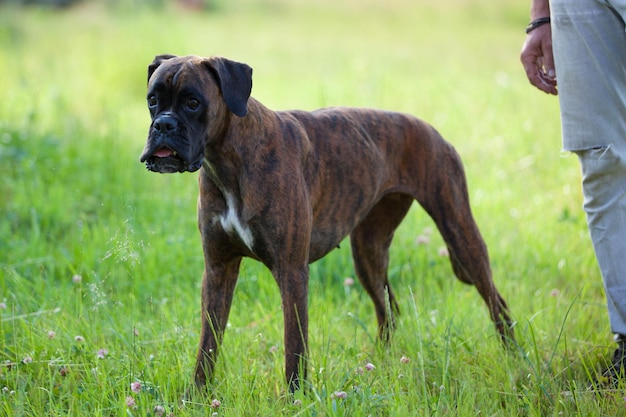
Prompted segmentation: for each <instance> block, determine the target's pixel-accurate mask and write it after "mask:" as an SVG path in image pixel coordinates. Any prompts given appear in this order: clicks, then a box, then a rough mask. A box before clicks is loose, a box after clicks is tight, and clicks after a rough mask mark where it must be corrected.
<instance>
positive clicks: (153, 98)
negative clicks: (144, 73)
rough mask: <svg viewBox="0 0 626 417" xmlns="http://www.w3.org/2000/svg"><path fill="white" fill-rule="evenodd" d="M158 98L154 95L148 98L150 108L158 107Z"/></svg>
mask: <svg viewBox="0 0 626 417" xmlns="http://www.w3.org/2000/svg"><path fill="white" fill-rule="evenodd" d="M156 105H157V98H156V96H155V95H154V94H152V95H151V96H149V97H148V107H156Z"/></svg>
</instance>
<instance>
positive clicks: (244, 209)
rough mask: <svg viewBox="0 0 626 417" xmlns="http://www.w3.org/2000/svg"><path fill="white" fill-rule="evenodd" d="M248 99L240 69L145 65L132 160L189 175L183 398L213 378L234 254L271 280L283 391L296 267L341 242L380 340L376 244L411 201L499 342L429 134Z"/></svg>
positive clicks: (492, 294)
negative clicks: (194, 205)
mask: <svg viewBox="0 0 626 417" xmlns="http://www.w3.org/2000/svg"><path fill="white" fill-rule="evenodd" d="M251 90H252V69H251V68H250V67H249V66H248V65H246V64H243V63H238V62H234V61H231V60H228V59H225V58H221V57H212V58H201V57H197V56H184V57H177V56H172V55H161V56H157V57H156V58H155V60H154V61H153V62H152V64H150V65H149V67H148V94H147V99H148V108H149V110H150V115H151V117H152V123H151V125H150V129H149V133H148V140H147V143H146V146H145V149H144V150H143V154H142V155H141V162H145V164H146V167H147V168H148V169H149V170H150V171H155V172H163V173H171V172H186V171H189V172H193V171H197V170H200V173H199V188H200V195H199V198H198V227H199V229H200V235H201V237H202V246H203V251H204V262H205V265H204V274H203V279H202V333H201V336H200V346H199V349H198V356H197V361H196V365H195V381H194V382H195V385H196V386H197V387H203V386H204V385H205V384H206V383H207V381H209V379H210V378H211V376H212V374H213V370H214V367H215V362H216V358H217V353H218V347H219V345H220V342H221V340H222V337H223V334H224V329H225V328H226V322H227V319H228V314H229V311H230V306H231V302H232V297H233V291H234V289H235V284H236V282H237V277H238V272H239V265H240V262H241V260H242V257H244V256H247V257H250V258H253V259H256V260H258V261H260V262H262V263H263V264H264V265H265V266H266V267H267V268H269V270H270V271H271V272H272V275H273V276H274V279H275V280H276V282H277V283H278V287H279V290H280V295H281V299H282V310H283V316H284V339H285V371H286V373H285V375H286V379H287V383H288V385H289V389H290V391H294V390H297V389H299V388H300V387H301V386H302V381H303V379H304V378H305V377H306V366H303V363H304V361H305V359H306V354H307V347H308V345H307V335H308V303H307V301H308V300H307V298H308V279H309V267H308V265H309V264H310V263H312V262H314V261H316V260H318V259H320V258H321V257H323V256H324V255H326V254H327V253H328V252H330V251H331V250H333V249H334V248H336V247H338V245H339V243H340V242H341V241H342V239H343V238H344V237H346V236H348V235H349V236H350V244H351V247H352V257H353V260H354V265H355V270H356V275H357V276H358V278H359V280H360V282H361V284H362V285H363V286H364V287H365V289H366V290H367V292H368V293H369V295H370V296H371V298H372V300H373V302H374V306H375V309H376V317H377V319H378V334H379V337H380V338H381V339H383V340H384V339H386V338H387V337H388V336H389V331H390V330H391V329H392V328H393V325H394V314H397V313H398V312H399V310H398V303H397V301H396V297H395V295H394V293H393V291H392V289H391V286H390V283H389V279H388V276H387V268H388V265H389V246H390V244H391V241H392V238H393V235H394V231H395V229H396V227H398V225H399V224H400V222H401V221H402V219H403V218H404V216H405V215H406V214H407V212H408V211H409V207H410V206H411V204H412V203H413V200H417V202H418V203H419V204H420V205H421V206H422V207H423V208H424V210H426V212H427V213H428V214H429V215H430V217H431V218H432V219H433V220H434V222H435V224H436V225H437V228H438V229H439V232H440V233H441V235H442V237H443V239H444V240H445V243H446V245H447V248H448V251H449V254H450V262H451V263H452V268H453V270H454V273H455V274H456V276H457V277H458V279H460V280H461V281H462V282H464V283H466V284H473V285H474V286H476V288H477V290H478V292H479V294H480V295H481V296H482V298H483V299H484V301H485V303H486V304H487V308H488V309H489V313H490V316H491V319H492V320H493V322H494V323H495V327H496V329H497V332H498V333H499V335H500V337H501V338H502V340H503V341H505V342H506V340H507V339H509V338H511V337H512V330H511V328H512V323H511V320H510V318H509V314H508V308H507V304H506V302H505V301H504V299H503V298H502V296H501V295H500V294H499V293H498V291H497V289H496V287H495V285H494V283H493V281H492V276H491V268H490V265H489V257H488V253H487V247H486V245H485V243H484V241H483V239H482V237H481V234H480V232H479V230H478V227H477V225H476V222H475V221H474V218H473V216H472V212H471V209H470V204H469V197H468V191H467V185H466V179H465V174H464V170H463V165H462V163H461V159H460V157H459V155H458V154H457V153H456V151H455V150H454V148H453V147H452V146H451V145H450V144H449V143H447V142H446V141H445V140H444V139H443V138H442V137H441V136H440V135H439V133H437V131H436V130H435V129H434V128H433V127H431V126H430V125H429V124H427V123H425V122H424V121H422V120H420V119H417V118H415V117H413V116H410V115H407V114H402V113H395V112H389V111H380V110H371V109H359V108H345V107H336V108H326V109H321V110H316V111H312V112H308V111H298V110H294V111H272V110H270V109H268V108H267V107H265V106H264V105H263V104H261V103H260V102H258V101H257V100H255V99H254V98H252V97H250V93H251Z"/></svg>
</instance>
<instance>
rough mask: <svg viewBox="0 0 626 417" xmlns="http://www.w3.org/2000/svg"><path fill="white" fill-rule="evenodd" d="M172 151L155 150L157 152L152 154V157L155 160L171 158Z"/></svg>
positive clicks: (164, 149)
mask: <svg viewBox="0 0 626 417" xmlns="http://www.w3.org/2000/svg"><path fill="white" fill-rule="evenodd" d="M172 153H173V152H172V150H171V149H168V148H165V147H164V148H159V149H157V151H156V152H155V153H154V156H156V157H157V158H166V157H168V156H172Z"/></svg>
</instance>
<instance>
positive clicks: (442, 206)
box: [416, 145, 513, 342]
mask: <svg viewBox="0 0 626 417" xmlns="http://www.w3.org/2000/svg"><path fill="white" fill-rule="evenodd" d="M437 156H438V157H437V158H436V159H434V160H436V161H437V166H436V167H435V166H432V167H429V169H428V172H427V173H425V174H424V175H425V176H427V177H428V181H424V179H421V182H420V183H419V184H417V188H418V189H419V191H418V193H417V194H416V199H417V200H418V202H419V203H420V204H421V205H422V207H423V208H424V209H425V210H426V211H427V212H428V214H429V215H430V217H431V218H432V219H433V220H434V222H435V224H436V225H437V228H438V229H439V232H440V233H441V235H442V237H443V239H444V241H445V242H446V245H447V247H448V252H449V254H450V262H451V263H452V268H453V270H454V273H455V275H456V276H457V277H458V278H459V279H460V280H461V281H462V282H464V283H466V284H472V285H474V286H476V288H477V290H478V292H479V293H480V295H481V296H482V298H483V299H484V301H485V303H486V304H487V307H488V308H489V313H490V316H491V319H492V320H493V322H494V323H495V326H496V329H497V331H498V333H499V334H500V336H501V338H502V340H503V342H507V339H508V338H512V337H513V332H512V323H511V319H510V317H509V314H508V307H507V304H506V302H505V301H504V299H503V298H502V296H501V295H500V293H498V290H497V289H496V286H495V284H494V283H493V279H492V274H491V266H490V264H489V255H488V252H487V246H486V245H485V242H484V241H483V238H482V236H481V234H480V231H479V229H478V226H477V224H476V221H475V220H474V217H473V215H472V211H471V208H470V203H469V196H468V191H467V183H466V179H465V173H464V170H463V165H462V163H461V159H460V157H459V156H458V154H457V153H456V151H455V150H454V149H453V148H452V147H451V146H449V145H447V146H445V147H443V148H442V149H441V150H440V154H439V155H437Z"/></svg>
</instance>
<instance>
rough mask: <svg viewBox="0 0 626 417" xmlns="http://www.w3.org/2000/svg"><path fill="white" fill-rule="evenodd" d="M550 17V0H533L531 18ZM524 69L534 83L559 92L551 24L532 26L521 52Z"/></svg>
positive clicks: (532, 19) (538, 86)
mask: <svg viewBox="0 0 626 417" xmlns="http://www.w3.org/2000/svg"><path fill="white" fill-rule="evenodd" d="M546 17H550V4H549V1H548V0H532V1H531V7H530V20H531V22H536V21H537V19H540V18H546ZM520 59H521V61H522V65H523V66H524V71H526V76H527V77H528V80H529V81H530V83H531V84H532V85H534V86H535V87H537V88H538V89H539V90H541V91H543V92H545V93H548V94H554V95H556V94H557V84H556V72H555V69H554V57H553V55H552V29H551V28H550V24H549V23H548V24H542V25H540V26H537V27H534V28H531V30H530V31H529V32H528V33H527V35H526V39H525V41H524V45H523V46H522V52H521V54H520Z"/></svg>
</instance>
